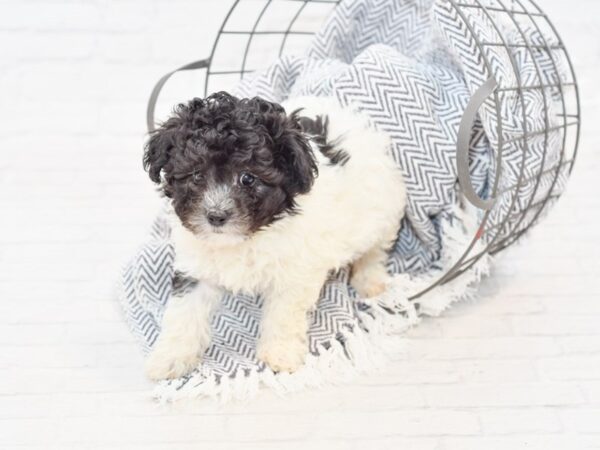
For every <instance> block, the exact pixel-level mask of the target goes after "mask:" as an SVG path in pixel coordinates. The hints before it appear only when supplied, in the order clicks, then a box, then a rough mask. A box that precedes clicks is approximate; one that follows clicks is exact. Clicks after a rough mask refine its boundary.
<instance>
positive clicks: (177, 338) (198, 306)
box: [145, 283, 222, 380]
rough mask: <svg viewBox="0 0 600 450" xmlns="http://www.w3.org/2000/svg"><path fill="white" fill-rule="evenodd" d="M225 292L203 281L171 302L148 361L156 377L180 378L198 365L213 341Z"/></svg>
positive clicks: (148, 372) (147, 367) (149, 371)
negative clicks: (215, 319)
mask: <svg viewBox="0 0 600 450" xmlns="http://www.w3.org/2000/svg"><path fill="white" fill-rule="evenodd" d="M221 296H222V291H221V290H220V289H219V288H217V287H214V286H211V285H209V284H204V283H200V284H198V285H197V286H196V287H195V288H194V289H193V290H192V291H190V292H188V293H186V294H185V295H184V296H182V297H173V298H171V299H170V300H169V303H168V304H167V309H166V311H165V315H164V317H163V320H162V330H161V333H160V335H159V337H158V340H157V342H156V344H155V346H154V348H153V349H152V352H151V353H150V355H149V356H148V358H147V360H146V364H145V372H146V376H147V377H148V378H150V379H152V380H162V379H168V378H178V377H181V376H183V375H186V374H188V373H189V372H191V371H192V370H193V369H195V368H196V366H197V365H198V363H199V362H200V359H201V357H202V354H203V353H204V351H205V350H206V349H207V348H208V345H209V344H210V322H211V318H212V315H213V313H214V311H215V309H216V308H217V306H218V304H219V302H220V300H221Z"/></svg>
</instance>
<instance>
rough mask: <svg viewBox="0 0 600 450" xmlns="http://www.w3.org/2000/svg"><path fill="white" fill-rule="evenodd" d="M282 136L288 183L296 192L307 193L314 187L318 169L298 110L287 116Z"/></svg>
mask: <svg viewBox="0 0 600 450" xmlns="http://www.w3.org/2000/svg"><path fill="white" fill-rule="evenodd" d="M281 138H282V139H281V141H280V142H281V150H282V153H283V155H284V159H285V161H286V165H287V166H288V167H287V168H288V170H287V173H288V174H289V180H288V184H289V185H290V187H291V188H292V191H293V193H294V194H306V193H307V192H308V191H310V188H311V187H312V184H313V182H314V180H315V177H316V176H317V174H318V169H317V161H316V159H315V155H314V153H313V151H312V148H311V147H310V144H309V141H308V138H307V137H306V136H305V135H304V133H303V132H302V127H301V126H300V121H299V119H298V117H297V115H296V111H294V112H293V113H292V114H290V115H289V116H287V117H286V119H285V125H284V131H283V133H282V136H281Z"/></svg>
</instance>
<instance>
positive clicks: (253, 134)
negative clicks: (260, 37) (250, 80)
mask: <svg viewBox="0 0 600 450" xmlns="http://www.w3.org/2000/svg"><path fill="white" fill-rule="evenodd" d="M144 167H145V168H146V170H147V171H148V174H149V175H150V178H151V179H152V181H154V182H155V183H158V184H160V186H161V188H162V190H163V192H164V194H165V195H166V196H167V197H169V198H170V199H171V201H172V204H173V206H174V209H175V212H176V213H177V215H178V216H179V218H180V219H181V221H182V223H183V224H184V225H185V226H186V227H187V228H189V229H190V230H192V231H201V230H200V228H199V227H200V226H199V225H197V221H198V217H204V216H205V215H206V208H205V205H204V204H203V195H204V193H205V192H208V190H209V189H210V188H211V186H215V185H219V186H226V187H227V188H228V192H229V196H230V199H231V201H232V202H233V203H234V206H233V207H232V208H231V211H228V213H230V214H231V217H232V219H231V221H235V222H236V223H237V224H238V225H239V226H240V227H242V228H244V229H245V231H247V232H248V233H252V232H255V231H257V230H259V229H260V228H262V227H265V226H268V225H270V224H271V223H273V222H274V221H275V220H277V219H278V218H280V217H282V215H284V214H286V213H288V214H289V213H293V212H294V211H295V209H296V202H295V198H296V196H297V195H300V194H305V193H307V192H309V191H310V189H311V187H312V184H313V181H314V178H315V177H316V176H317V164H316V161H315V158H314V155H313V152H312V149H311V147H310V145H309V142H308V138H307V137H306V136H305V135H304V133H303V132H302V128H301V126H300V123H299V120H298V118H297V117H296V115H295V114H294V113H291V114H286V112H285V110H284V109H283V107H282V106H281V105H279V104H277V103H272V102H268V101H266V100H264V99H261V98H259V97H254V98H250V99H248V98H245V99H239V98H237V97H234V96H232V95H230V94H228V93H227V92H217V93H215V94H213V95H211V96H209V97H208V98H206V99H199V98H196V99H193V100H191V101H190V102H188V103H187V104H181V105H179V106H178V107H177V108H176V109H175V111H174V114H173V115H172V116H171V117H170V118H169V119H168V120H167V121H166V122H164V123H163V124H162V125H161V126H160V127H159V128H158V129H157V130H156V131H154V132H152V133H151V134H150V138H149V139H148V142H147V143H146V148H145V153H144ZM244 173H249V174H251V175H252V176H253V177H254V178H255V180H256V181H255V182H254V184H253V185H252V186H243V185H241V184H240V182H239V180H240V176H241V175H242V174H244Z"/></svg>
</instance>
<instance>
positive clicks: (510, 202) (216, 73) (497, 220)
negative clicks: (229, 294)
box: [148, 0, 580, 299]
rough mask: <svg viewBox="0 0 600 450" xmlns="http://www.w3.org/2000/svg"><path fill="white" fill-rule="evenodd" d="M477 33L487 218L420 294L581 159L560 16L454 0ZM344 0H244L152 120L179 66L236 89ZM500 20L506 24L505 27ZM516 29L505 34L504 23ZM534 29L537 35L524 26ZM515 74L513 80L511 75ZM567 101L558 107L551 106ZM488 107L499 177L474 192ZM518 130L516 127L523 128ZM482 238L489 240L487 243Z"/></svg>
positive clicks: (491, 246) (498, 239) (466, 122)
mask: <svg viewBox="0 0 600 450" xmlns="http://www.w3.org/2000/svg"><path fill="white" fill-rule="evenodd" d="M446 1H447V2H448V4H449V6H450V7H451V8H452V9H453V12H454V13H455V14H456V15H457V17H458V18H460V20H461V21H462V23H463V25H464V27H465V28H466V29H467V30H469V32H471V34H472V39H473V40H474V42H475V44H476V46H477V48H478V50H479V52H480V54H481V55H482V61H481V63H482V65H483V67H484V70H485V71H486V73H487V77H488V81H487V82H486V83H484V84H483V85H481V86H479V87H478V88H477V90H476V92H475V93H474V94H473V97H472V98H471V101H470V102H469V104H468V105H467V108H466V110H465V114H464V116H463V118H462V121H461V125H460V128H461V129H460V130H459V133H458V136H459V139H458V145H457V165H458V181H459V186H460V190H461V192H462V194H463V195H464V197H465V198H466V200H468V201H469V202H470V203H471V204H472V205H474V206H475V207H476V208H478V210H479V217H480V223H479V227H478V230H477V232H476V233H475V235H474V236H473V239H472V241H471V243H470V244H469V245H468V246H467V247H466V248H465V251H464V253H463V254H462V256H461V257H460V258H458V260H457V261H456V262H455V263H454V264H453V266H452V267H451V268H450V269H449V270H448V271H447V272H446V273H445V274H444V275H443V276H441V277H440V278H439V279H437V280H436V281H435V282H434V283H432V284H431V285H430V286H429V287H427V288H426V289H423V290H422V291H420V292H416V293H414V295H413V296H412V298H413V299H414V298H417V297H419V296H421V295H423V294H424V293H426V292H428V291H430V290H432V289H434V288H435V287H436V286H438V285H440V284H442V283H445V282H447V281H449V280H451V279H453V278H455V277H457V276H459V275H460V274H462V273H463V272H465V271H466V270H468V269H469V268H470V267H471V266H473V265H474V264H475V263H476V262H477V261H478V260H479V259H480V258H481V257H482V256H484V255H486V254H492V255H493V254H496V253H498V252H500V251H501V250H503V249H505V248H507V247H508V246H509V245H511V244H512V243H514V242H515V241H516V240H517V239H519V237H521V236H522V235H523V234H524V233H525V232H526V231H527V230H528V229H529V228H531V226H532V225H533V224H534V223H536V221H537V220H538V219H539V218H540V215H541V213H542V212H543V211H544V210H545V209H546V208H547V206H548V205H549V204H550V203H551V202H553V201H554V200H555V199H557V198H558V197H559V196H560V194H561V193H562V189H563V184H564V182H565V180H566V178H567V177H568V175H570V173H571V170H572V168H573V164H574V161H575V157H576V153H577V146H578V141H579V134H580V106H579V92H578V88H577V82H576V78H575V73H574V71H573V66H572V64H571V60H570V58H569V55H568V53H567V51H566V49H565V47H564V45H563V41H562V40H561V38H560V37H559V35H558V33H557V31H556V29H555V27H554V26H553V24H552V22H550V20H549V19H548V17H547V16H546V14H545V13H544V12H543V11H542V10H541V8H540V7H539V6H538V5H537V4H536V3H535V2H534V1H532V0H446ZM338 3H339V0H236V1H235V2H234V3H233V5H232V6H231V8H230V10H229V12H228V14H227V16H226V17H225V19H224V21H223V23H222V24H221V27H220V29H219V32H218V35H217V37H216V39H215V42H214V44H213V47H212V51H211V54H210V56H209V57H208V58H207V59H204V60H200V61H196V62H194V63H191V64H188V65H186V66H183V67H181V68H179V69H177V70H175V71H173V72H171V73H169V74H167V75H165V76H164V77H163V78H162V79H161V80H159V82H158V83H157V85H156V87H155V89H154V91H153V93H152V96H151V99H150V103H149V107H148V128H149V129H150V130H152V129H154V120H153V118H154V105H155V103H156V99H157V96H158V94H159V92H160V90H161V88H162V86H163V85H164V83H165V82H166V81H167V79H168V78H169V77H170V76H171V75H173V74H174V73H176V72H178V71H181V70H193V69H206V73H205V75H206V76H205V82H204V94H205V95H207V94H208V93H209V92H213V91H216V90H223V89H225V90H227V89H230V88H231V87H232V86H233V85H235V83H236V82H238V81H239V80H240V79H242V78H243V77H244V75H245V74H247V73H250V72H253V71H254V70H257V69H261V68H264V67H266V66H268V65H269V64H270V63H271V62H272V61H273V60H274V59H275V58H277V57H279V56H281V55H283V54H286V53H294V52H298V51H300V50H301V49H303V48H304V47H305V46H306V45H307V44H308V42H309V41H310V39H311V38H312V36H313V35H314V34H315V33H316V32H317V31H318V29H319V26H320V24H321V23H322V21H323V20H324V19H325V18H326V17H327V16H328V15H329V14H330V13H331V12H332V10H333V9H334V8H336V7H337V5H338ZM473 9H476V10H477V11H478V13H480V17H482V20H483V22H484V23H483V24H480V25H482V26H484V27H486V29H488V30H489V33H488V36H490V39H488V40H485V41H484V40H481V39H480V38H479V37H478V35H477V33H475V30H474V29H473V24H472V23H471V22H470V21H469V12H471V13H472V11H473ZM500 23H502V25H503V28H502V30H503V31H501V28H500V27H499V24H500ZM507 29H509V30H510V34H512V38H511V39H508V38H507V33H506V30H507ZM525 29H528V30H531V29H534V30H536V33H535V35H534V38H532V36H531V35H530V34H528V33H526V32H525V31H524V30H525ZM490 48H495V49H496V51H498V50H499V49H500V50H502V51H505V52H506V55H507V56H508V59H509V60H510V65H511V67H508V68H507V71H508V72H509V75H510V76H507V77H505V78H503V79H499V80H497V79H495V78H494V76H493V75H492V74H493V71H492V61H490V59H489V57H488V55H489V53H488V51H487V50H488V49H490ZM518 58H524V59H527V58H529V59H530V61H531V62H532V64H531V67H532V68H533V70H532V72H531V73H530V74H528V76H523V74H521V73H520V72H519V70H517V59H518ZM508 80H510V82H508ZM532 97H536V98H538V100H541V102H542V103H541V104H542V105H543V107H544V110H543V123H531V121H530V120H528V110H527V107H528V104H529V103H528V99H530V98H532ZM506 99H511V100H512V101H513V102H515V100H516V103H515V104H517V105H519V108H518V110H516V111H511V115H510V118H508V119H507V115H506V112H505V111H502V110H501V105H502V104H503V101H505V100H506ZM551 104H552V105H556V104H558V105H560V107H559V108H556V107H553V108H551V107H550V105H551ZM482 108H485V109H487V111H488V112H489V113H490V114H493V115H494V116H495V118H496V123H497V130H496V132H495V136H494V139H495V148H496V149H497V150H496V152H495V155H494V159H495V163H494V167H495V176H494V177H493V178H494V180H493V182H492V183H491V189H490V191H489V194H488V195H487V198H480V197H479V195H478V194H477V193H476V192H475V191H474V189H473V187H472V184H471V179H470V176H471V175H470V173H469V154H468V151H469V144H470V142H471V139H473V137H472V136H471V129H472V124H473V121H474V120H475V119H476V116H477V114H478V112H479V111H480V110H481V109H482ZM515 130H518V133H515ZM557 139H558V140H559V141H560V148H561V151H560V155H559V157H558V158H557V159H556V158H555V160H552V161H550V160H548V161H546V158H547V153H548V152H547V150H548V148H549V144H550V142H551V141H553V140H557ZM534 142H535V145H538V146H540V145H541V146H542V149H543V151H542V154H541V158H542V160H541V163H540V164H538V167H539V170H530V169H531V167H528V165H527V164H526V162H527V158H528V157H529V156H530V155H529V154H528V149H529V148H530V146H532V145H534ZM509 154H510V157H511V158H513V159H514V158H515V154H518V155H519V156H518V158H520V160H517V162H516V164H515V167H517V168H518V170H517V173H516V174H513V178H512V179H513V180H514V181H513V182H511V183H509V184H507V183H506V182H503V181H504V180H505V178H506V177H505V175H504V174H503V173H502V170H501V168H502V167H503V165H504V162H505V161H504V159H505V158H507V155H509ZM482 242H483V243H484V245H483V246H482V245H481V243H482Z"/></svg>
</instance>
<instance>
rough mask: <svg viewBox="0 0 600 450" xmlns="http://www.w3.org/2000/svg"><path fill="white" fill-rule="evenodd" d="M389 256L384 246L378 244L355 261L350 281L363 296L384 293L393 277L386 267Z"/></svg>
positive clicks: (368, 296) (367, 296) (374, 295)
mask: <svg viewBox="0 0 600 450" xmlns="http://www.w3.org/2000/svg"><path fill="white" fill-rule="evenodd" d="M387 258H388V255H387V252H386V249H385V248H384V246H383V245H377V246H375V247H372V248H371V249H370V250H368V251H367V252H366V253H365V254H363V255H362V256H361V257H360V258H358V259H357V260H356V261H354V263H353V264H352V274H351V277H350V283H351V284H352V286H354V288H355V289H356V290H357V291H358V294H359V295H360V296H361V297H363V298H370V297H376V296H378V295H380V294H383V292H384V291H385V289H386V287H387V284H388V283H389V281H390V278H391V277H390V275H389V273H388V271H387V269H386V261H387Z"/></svg>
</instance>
